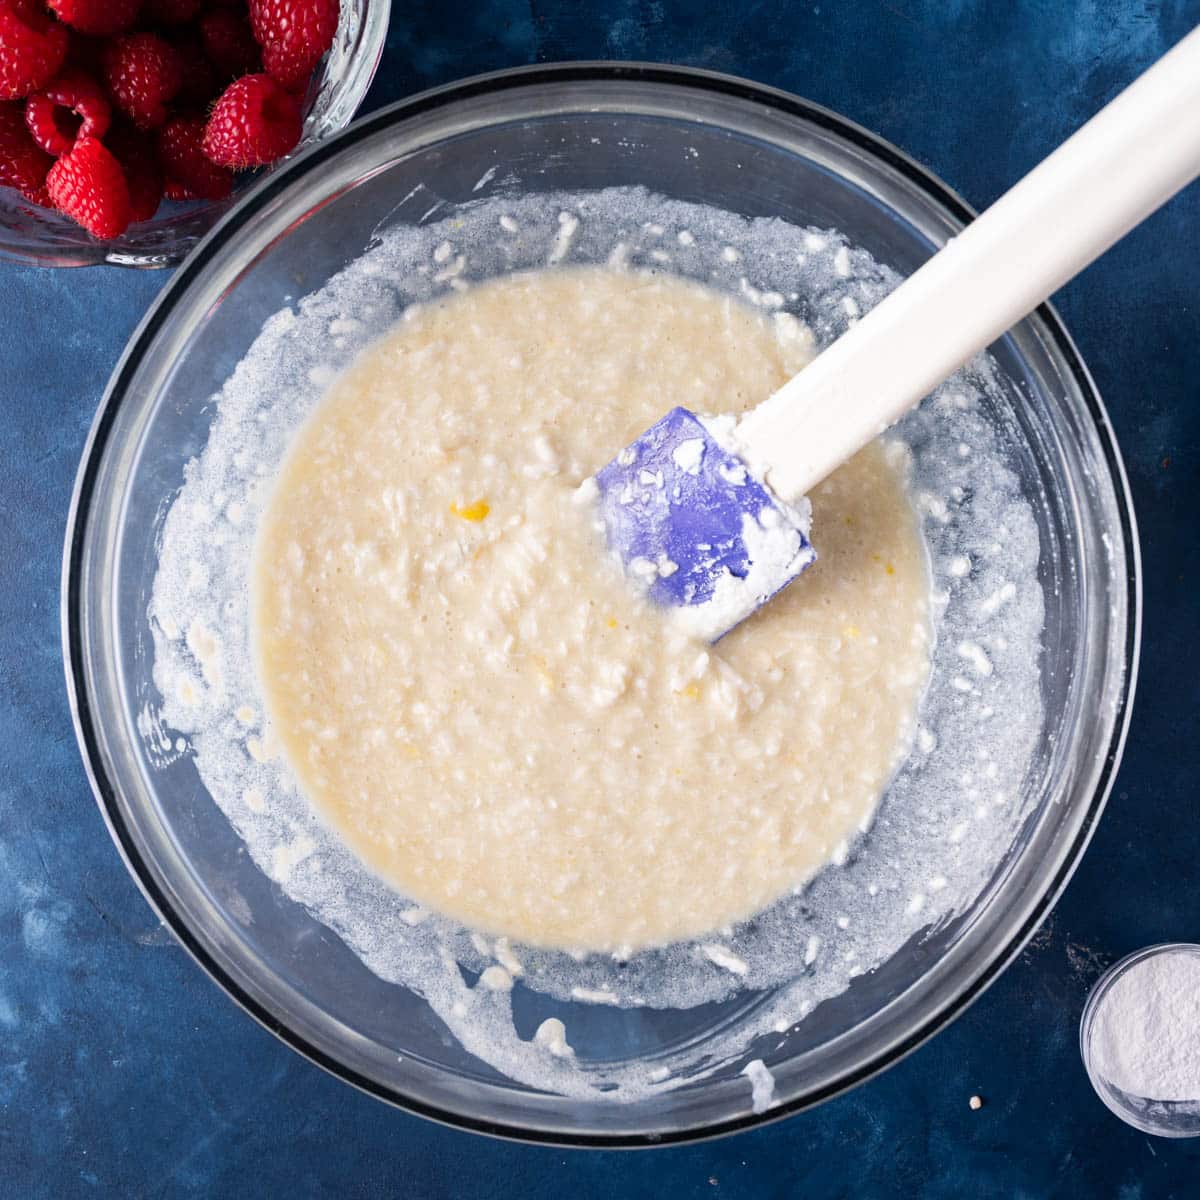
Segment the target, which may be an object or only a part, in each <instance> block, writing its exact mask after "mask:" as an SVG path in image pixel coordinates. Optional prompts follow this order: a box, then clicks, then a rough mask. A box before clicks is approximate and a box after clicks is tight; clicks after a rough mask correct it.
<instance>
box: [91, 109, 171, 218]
mask: <svg viewBox="0 0 1200 1200" xmlns="http://www.w3.org/2000/svg"><path fill="white" fill-rule="evenodd" d="M105 144H106V145H107V146H108V148H109V150H111V151H112V155H113V157H114V158H115V159H116V160H117V162H119V163H120V164H121V170H123V171H124V172H125V182H126V184H127V185H128V187H129V219H130V220H131V221H148V220H150V218H151V217H152V216H154V214H155V213H156V212H157V211H158V205H159V202H160V201H161V200H162V198H163V173H162V167H160V166H159V163H158V156H157V155H156V154H155V152H154V143H153V142H152V141H150V139H148V138H147V137H146V135H145V134H144V133H140V132H139V131H138V130H137V129H135V128H134V127H133V126H132V125H127V124H124V123H121V124H118V125H114V126H113V128H112V131H111V132H110V133H109V135H108V137H107V138H106V139H105Z"/></svg>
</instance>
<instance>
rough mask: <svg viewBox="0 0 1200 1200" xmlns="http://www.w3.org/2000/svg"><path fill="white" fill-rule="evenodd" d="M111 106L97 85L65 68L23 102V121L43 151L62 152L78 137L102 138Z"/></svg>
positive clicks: (54, 153) (50, 152)
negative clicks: (55, 77)
mask: <svg viewBox="0 0 1200 1200" xmlns="http://www.w3.org/2000/svg"><path fill="white" fill-rule="evenodd" d="M111 120H112V108H111V106H110V105H109V103H108V97H107V96H106V95H105V94H104V90H103V89H102V88H101V87H100V85H99V84H98V83H97V82H96V81H95V80H94V79H92V78H90V77H89V76H87V75H85V74H84V73H83V72H82V71H76V70H74V69H72V68H71V67H68V68H67V69H66V70H65V71H63V73H62V74H61V75H59V76H58V78H57V79H52V80H51V81H50V82H49V83H48V84H47V85H46V86H45V87H44V88H42V90H41V91H40V92H34V93H33V95H32V96H30V97H29V99H28V100H26V101H25V124H26V125H28V126H29V132H30V133H31V134H33V140H34V141H35V142H37V144H38V145H39V146H41V148H42V149H43V150H45V151H46V153H47V154H53V155H54V156H55V157H56V158H57V157H58V156H59V155H60V154H66V153H68V152H69V151H70V149H71V147H72V146H73V145H75V143H76V141H78V139H79V138H81V137H94V138H102V137H103V136H104V135H105V134H106V133H107V132H108V126H109V122H110V121H111Z"/></svg>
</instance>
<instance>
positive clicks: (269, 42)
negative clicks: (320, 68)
mask: <svg viewBox="0 0 1200 1200" xmlns="http://www.w3.org/2000/svg"><path fill="white" fill-rule="evenodd" d="M340 8H341V5H340V3H339V0H250V27H251V28H252V29H253V30H254V36H255V38H256V39H257V40H258V44H259V45H260V46H262V48H263V66H264V67H266V69H267V70H268V71H269V72H270V73H271V74H272V75H274V76H275V78H276V79H278V80H279V81H280V83H284V84H286V85H287V86H288V87H298V86H299V85H300V84H303V83H305V82H306V81H307V80H308V78H309V76H311V75H312V73H313V68H314V67H315V66H316V65H317V63H318V62H320V61H321V57H322V55H324V53H325V51H326V50H328V49H329V47H330V46H332V45H333V38H334V34H336V33H337V27H338V14H339V11H340Z"/></svg>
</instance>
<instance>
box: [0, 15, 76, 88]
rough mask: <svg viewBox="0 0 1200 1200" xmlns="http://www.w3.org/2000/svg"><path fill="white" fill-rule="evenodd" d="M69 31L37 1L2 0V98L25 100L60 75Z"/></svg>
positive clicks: (0, 66)
mask: <svg viewBox="0 0 1200 1200" xmlns="http://www.w3.org/2000/svg"><path fill="white" fill-rule="evenodd" d="M67 41H68V35H67V31H66V30H65V29H64V28H63V27H62V26H61V25H59V24H58V23H57V22H56V21H53V20H51V18H50V17H48V16H46V14H45V12H44V11H42V9H41V7H40V6H39V5H38V4H37V2H36V0H0V100H21V99H23V98H24V97H25V96H28V95H29V94H30V93H31V92H36V91H37V90H38V88H40V87H45V86H46V84H48V83H49V82H50V80H51V79H53V78H54V76H55V75H57V74H58V72H59V69H60V68H61V67H62V65H63V60H64V59H65V58H66V57H67Z"/></svg>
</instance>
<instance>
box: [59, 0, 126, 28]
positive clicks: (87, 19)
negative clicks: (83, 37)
mask: <svg viewBox="0 0 1200 1200" xmlns="http://www.w3.org/2000/svg"><path fill="white" fill-rule="evenodd" d="M141 2H142V0H46V3H47V4H48V5H49V6H50V7H51V8H52V9H53V10H54V11H55V12H56V13H57V14H58V19H59V20H60V21H62V22H63V23H64V24H66V25H70V26H71V28H72V29H78V30H79V32H80V33H91V34H95V35H98V36H107V35H109V34H113V33H123V32H124V31H125V30H126V29H128V28H129V27H130V26H131V25H132V24H133V23H134V21H135V20H136V19H137V15H138V9H139V8H140V7H141Z"/></svg>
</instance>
